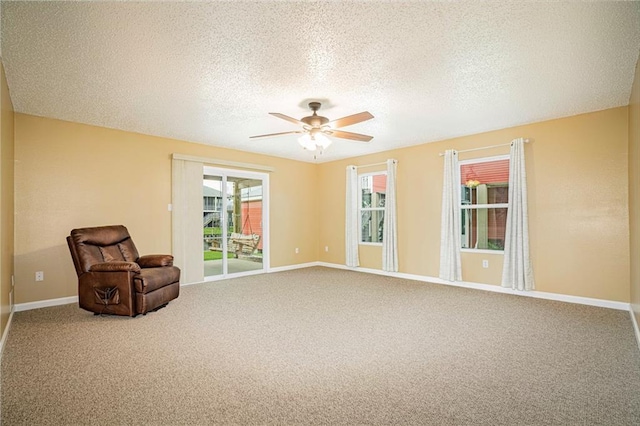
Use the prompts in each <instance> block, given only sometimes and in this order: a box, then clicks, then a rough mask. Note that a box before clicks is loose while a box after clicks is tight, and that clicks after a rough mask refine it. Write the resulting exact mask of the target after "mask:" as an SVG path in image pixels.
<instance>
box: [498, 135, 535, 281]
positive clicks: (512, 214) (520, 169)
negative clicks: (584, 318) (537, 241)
mask: <svg viewBox="0 0 640 426" xmlns="http://www.w3.org/2000/svg"><path fill="white" fill-rule="evenodd" d="M502 286H503V287H510V288H512V289H514V290H533V289H534V288H535V285H534V282H533V270H532V268H531V259H530V258H529V214H528V212H527V173H526V171H525V165H524V139H522V138H519V139H515V140H514V141H513V142H511V158H510V159H509V209H508V211H507V229H506V234H505V243H504V267H503V269H502Z"/></svg>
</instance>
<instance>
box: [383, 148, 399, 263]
mask: <svg viewBox="0 0 640 426" xmlns="http://www.w3.org/2000/svg"><path fill="white" fill-rule="evenodd" d="M397 168H398V162H397V161H396V160H387V187H386V189H385V199H384V227H383V231H382V270H383V271H388V272H398V224H397V211H396V170H397Z"/></svg>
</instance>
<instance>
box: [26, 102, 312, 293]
mask: <svg viewBox="0 0 640 426" xmlns="http://www.w3.org/2000/svg"><path fill="white" fill-rule="evenodd" d="M15 145H16V150H15V157H16V160H17V162H16V170H15V182H16V194H15V196H16V199H15V212H16V222H15V232H16V235H15V275H16V303H25V302H31V301H38V300H46V299H53V298H59V297H66V296H75V295H76V294H77V291H76V286H77V279H76V276H75V271H74V269H73V264H72V262H71V258H70V255H69V252H68V248H67V246H66V242H65V237H66V236H67V235H68V233H69V231H70V230H71V229H73V228H78V227H85V226H98V225H107V224H124V225H126V226H127V227H128V228H129V232H130V233H131V234H132V237H133V239H134V241H135V243H136V245H137V247H138V250H139V251H140V253H141V254H145V253H146V254H150V253H170V252H171V213H170V212H169V211H167V204H169V203H171V154H172V153H174V152H177V153H181V154H188V155H197V156H203V157H210V158H217V159H222V160H231V161H238V162H246V163H254V164H261V165H266V166H271V167H274V168H275V169H276V170H275V172H273V173H271V175H270V190H271V204H270V206H271V207H270V232H271V266H272V267H277V266H285V265H292V264H298V263H305V262H312V261H315V260H317V258H318V238H317V225H316V224H317V222H318V210H317V195H316V186H317V177H316V165H314V164H310V163H303V162H297V161H292V160H286V159H282V158H276V157H269V156H264V155H259V154H251V153H246V152H240V151H235V150H230V149H222V148H215V147H211V146H205V145H201V144H195V143H188V142H183V141H178V140H172V139H165V138H159V137H154V136H147V135H141V134H136V133H129V132H124V131H118V130H112V129H106V128H101V127H95V126H89V125H83V124H78V123H70V122H65V121H59V120H53V119H48V118H41V117H34V116H30V115H25V114H16V117H15ZM295 247H299V248H300V253H299V254H295ZM36 271H44V276H45V280H44V281H43V282H35V280H34V275H35V272H36Z"/></svg>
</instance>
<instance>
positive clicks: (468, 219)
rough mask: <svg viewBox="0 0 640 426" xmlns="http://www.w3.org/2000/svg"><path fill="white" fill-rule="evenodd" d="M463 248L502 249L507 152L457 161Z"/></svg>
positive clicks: (507, 178) (506, 198) (507, 167)
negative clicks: (458, 165) (501, 154)
mask: <svg viewBox="0 0 640 426" xmlns="http://www.w3.org/2000/svg"><path fill="white" fill-rule="evenodd" d="M459 164H460V188H461V189H460V190H461V193H460V208H461V214H460V217H461V220H462V224H461V231H462V248H463V249H479V250H504V238H505V228H506V225H507V208H508V205H509V204H508V203H509V156H508V155H505V156H499V157H487V158H480V159H473V160H464V161H460V162H459Z"/></svg>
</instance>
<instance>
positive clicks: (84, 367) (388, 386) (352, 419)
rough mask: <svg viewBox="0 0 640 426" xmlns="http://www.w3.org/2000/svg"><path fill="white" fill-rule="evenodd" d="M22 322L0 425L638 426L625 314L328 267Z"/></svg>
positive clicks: (635, 357) (21, 317)
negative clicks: (122, 308) (115, 309)
mask: <svg viewBox="0 0 640 426" xmlns="http://www.w3.org/2000/svg"><path fill="white" fill-rule="evenodd" d="M181 291H182V293H181V295H180V298H179V299H177V300H175V301H173V302H171V303H170V304H169V306H168V307H167V308H165V309H162V310H160V311H158V312H155V313H150V314H149V315H147V316H143V317H137V318H123V317H95V316H93V315H92V314H91V313H88V312H84V311H81V310H80V309H79V308H78V307H77V306H76V305H66V306H59V307H53V308H46V309H39V310H34V311H26V312H19V313H16V314H15V316H14V319H13V324H12V327H11V332H10V334H9V338H8V340H7V344H6V347H5V350H4V355H3V357H2V383H1V385H2V424H3V425H5V426H8V425H17V424H21V425H41V424H52V425H80V424H95V425H111V424H127V425H134V424H135V425H141V424H154V425H165V424H170V425H175V424H194V425H203V424H215V423H219V424H305V425H307V424H433V425H520V424H522V425H592V424H594V425H595V424H599V425H633V424H635V425H638V424H640V351H639V350H638V346H637V344H636V342H635V338H634V333H633V328H632V324H631V320H630V316H629V313H628V312H624V311H615V310H609V309H602V308H595V307H587V306H581V305H573V304H565V303H560V302H553V301H546V300H537V299H532V298H528V297H517V296H509V295H503V294H497V293H488V292H482V291H475V290H468V289H462V288H456V287H448V286H440V285H431V284H425V283H420V282H414V281H408V280H401V279H394V278H387V277H383V276H376V275H368V274H361V273H356V272H350V271H341V270H333V269H326V268H320V267H316V268H308V269H300V270H295V271H289V272H281V273H273V274H266V275H256V276H250V277H245V278H238V279H233V280H226V281H218V282H212V283H207V284H201V285H193V286H188V287H183V288H182V290H181Z"/></svg>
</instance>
